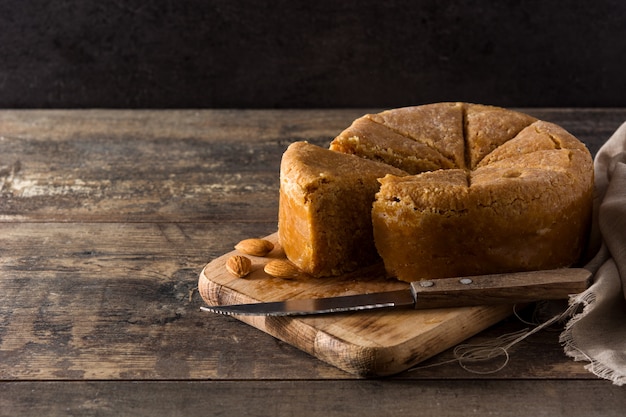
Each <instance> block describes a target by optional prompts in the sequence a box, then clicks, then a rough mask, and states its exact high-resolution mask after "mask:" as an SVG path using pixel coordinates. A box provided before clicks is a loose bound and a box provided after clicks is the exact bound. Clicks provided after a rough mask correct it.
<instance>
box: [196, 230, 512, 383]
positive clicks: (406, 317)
mask: <svg viewBox="0 0 626 417" xmlns="http://www.w3.org/2000/svg"><path fill="white" fill-rule="evenodd" d="M266 239H268V240H270V241H272V242H273V243H274V244H275V248H274V250H273V251H272V252H271V253H270V254H269V255H268V256H267V257H255V256H248V257H249V258H250V259H251V260H252V272H251V273H250V275H248V276H246V277H245V278H236V277H234V276H233V275H231V274H230V273H228V272H227V271H226V268H225V264H226V261H227V259H228V258H229V257H230V256H232V255H234V254H241V253H239V252H238V251H233V252H230V253H227V254H225V255H223V256H221V257H219V258H217V259H215V260H213V261H211V262H210V263H209V264H207V265H206V267H205V268H204V269H203V271H202V272H201V273H200V277H199V280H198V290H199V292H200V295H201V296H202V298H203V300H204V301H205V302H206V303H207V304H208V305H212V306H217V305H228V304H240V303H252V302H261V301H280V300H285V299H290V298H313V297H330V296H337V295H350V294H363V293H367V292H377V291H391V290H397V289H403V288H409V285H408V284H407V283H404V282H400V281H397V280H395V279H387V278H384V276H385V275H384V269H383V267H382V265H374V266H371V267H366V268H362V269H360V270H358V271H356V272H353V273H350V274H346V275H342V276H339V277H330V278H312V277H307V276H302V277H299V278H296V279H290V280H286V279H280V278H274V277H271V276H269V275H267V274H266V273H265V272H264V271H263V266H264V265H265V264H266V263H267V262H268V261H269V260H271V259H276V258H285V255H284V252H283V251H282V249H281V247H280V245H279V244H278V239H277V234H273V235H270V236H267V237H266ZM512 312H513V309H512V306H510V305H500V306H480V307H464V308H447V309H434V310H411V309H408V310H404V309H403V310H370V311H361V312H354V313H338V314H327V315H316V316H290V317H276V316H270V317H265V316H235V317H237V318H238V319H239V320H241V321H243V322H245V323H248V324H250V325H252V326H254V327H256V328H258V329H259V330H262V331H264V332H266V333H268V334H270V335H272V336H274V337H276V338H278V339H280V340H282V341H284V342H286V343H289V344H291V345H293V346H295V347H297V348H299V349H301V350H303V351H305V352H307V353H309V354H311V355H313V356H315V357H317V358H318V359H320V360H322V361H325V362H327V363H329V364H331V365H334V366H336V367H338V368H340V369H343V370H344V371H346V372H349V373H352V374H355V375H358V376H384V375H391V374H395V373H398V372H402V371H404V370H406V369H409V368H410V367H412V366H414V365H415V364H417V363H419V362H421V361H423V360H426V359H428V358H430V357H432V356H434V355H436V354H438V353H440V352H442V351H444V350H446V349H448V348H450V347H452V346H454V345H456V344H458V343H460V342H462V341H463V340H465V339H467V338H469V337H470V336H472V335H474V334H476V333H478V332H480V331H482V330H484V329H486V328H487V327H489V326H491V325H493V324H495V323H497V322H499V321H500V320H502V319H504V318H505V317H507V316H508V315H510V314H511V313H512Z"/></svg>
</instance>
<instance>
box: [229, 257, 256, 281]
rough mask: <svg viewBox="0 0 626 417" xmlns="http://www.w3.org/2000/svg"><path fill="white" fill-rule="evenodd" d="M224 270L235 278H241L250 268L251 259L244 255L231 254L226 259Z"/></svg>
mask: <svg viewBox="0 0 626 417" xmlns="http://www.w3.org/2000/svg"><path fill="white" fill-rule="evenodd" d="M226 270H227V271H228V272H230V273H231V274H233V275H234V276H236V277H237V278H243V277H245V276H246V275H248V274H249V273H250V271H251V270H252V261H251V260H250V259H249V258H246V257H245V256H241V255H233V256H231V257H230V258H228V260H227V261H226Z"/></svg>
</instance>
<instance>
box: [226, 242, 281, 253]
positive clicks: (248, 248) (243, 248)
mask: <svg viewBox="0 0 626 417" xmlns="http://www.w3.org/2000/svg"><path fill="white" fill-rule="evenodd" d="M235 249H237V250H238V251H240V252H243V253H245V254H246V255H252V256H265V255H267V254H268V253H270V252H271V251H272V249H274V244H273V243H272V242H270V241H269V240H266V239H244V240H242V241H241V242H239V243H237V244H236V245H235Z"/></svg>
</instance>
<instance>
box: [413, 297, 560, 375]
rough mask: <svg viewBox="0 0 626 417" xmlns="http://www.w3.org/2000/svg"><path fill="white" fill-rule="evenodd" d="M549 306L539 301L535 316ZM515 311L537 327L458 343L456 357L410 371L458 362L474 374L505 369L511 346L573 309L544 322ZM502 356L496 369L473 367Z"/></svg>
mask: <svg viewBox="0 0 626 417" xmlns="http://www.w3.org/2000/svg"><path fill="white" fill-rule="evenodd" d="M548 307H549V306H548V305H547V304H541V303H538V304H537V305H536V307H535V310H534V311H533V317H534V318H537V317H538V316H540V315H542V314H545V310H548V309H549V308H548ZM513 313H514V314H515V316H516V317H517V319H518V320H520V321H521V322H522V323H524V324H529V325H533V326H536V327H534V328H533V329H529V328H526V329H522V330H519V331H516V332H513V333H506V334H503V335H502V336H499V337H497V338H495V339H492V340H487V341H485V342H481V343H466V344H460V345H457V346H456V347H455V348H454V350H453V355H454V359H450V360H447V361H442V362H437V363H433V364H429V365H422V366H415V367H413V368H410V369H409V370H408V371H409V372H410V371H416V370H420V369H426V368H432V367H435V366H440V365H445V364H449V363H454V362H458V364H459V366H461V367H462V368H463V369H465V370H466V371H468V372H471V373H474V374H481V375H487V374H493V373H496V372H498V371H500V370H502V369H504V368H505V367H506V366H507V364H508V363H509V359H510V356H509V349H511V347H513V346H515V345H516V344H518V343H520V342H521V341H523V340H524V339H526V338H528V337H529V336H531V335H533V334H535V333H537V332H539V331H541V330H543V329H546V328H548V327H550V326H552V325H553V324H554V323H556V322H558V321H560V320H562V319H563V318H565V317H567V316H568V315H570V314H571V311H570V308H567V309H566V310H565V311H563V312H561V313H558V314H556V315H554V316H553V317H552V318H550V319H548V320H546V321H544V322H543V323H533V322H528V321H526V320H524V319H523V318H522V317H520V315H519V314H518V312H517V310H516V306H513ZM501 356H502V357H503V361H502V363H501V364H500V365H497V367H496V368H494V369H489V370H478V369H472V366H471V365H472V364H477V363H484V362H488V361H491V360H493V359H495V358H498V357H501Z"/></svg>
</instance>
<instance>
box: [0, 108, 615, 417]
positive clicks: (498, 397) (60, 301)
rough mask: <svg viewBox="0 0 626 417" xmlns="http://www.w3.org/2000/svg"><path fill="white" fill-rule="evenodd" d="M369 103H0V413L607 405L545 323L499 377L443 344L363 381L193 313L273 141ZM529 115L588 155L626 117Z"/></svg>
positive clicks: (272, 223) (308, 132)
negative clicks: (462, 361)
mask: <svg viewBox="0 0 626 417" xmlns="http://www.w3.org/2000/svg"><path fill="white" fill-rule="evenodd" d="M366 111H371V110H365V109H344V110H201V111H196V110H186V111H110V110H81V111H69V110H68V111H61V110H45V111H41V110H36V111H35V110H25V111H0V378H1V382H0V414H1V415H11V416H18V415H44V414H45V415H48V416H56V415H146V416H158V415H167V416H173V415H185V416H192V415H222V414H229V415H276V416H277V415H303V416H304V415H328V414H332V415H333V416H348V415H350V416H352V415H355V414H357V413H358V414H359V415H362V416H369V415H380V414H381V413H384V414H385V415H401V414H408V413H410V414H413V413H418V412H419V413H421V414H426V415H428V414H437V415H459V416H460V415H462V416H466V415H481V416H483V415H488V414H489V415H491V414H499V415H510V416H514V415H519V414H520V413H521V410H523V413H524V414H528V415H535V416H539V415H550V416H560V415H563V416H565V415H567V416H589V415H603V416H608V415H615V416H617V415H620V416H621V415H622V414H623V410H624V409H626V391H625V388H621V387H617V386H614V385H612V384H611V383H610V382H608V381H605V380H600V379H597V378H596V377H594V376H593V375H592V374H590V373H589V372H587V371H586V370H585V369H584V368H583V365H584V364H582V363H577V362H573V361H572V360H570V359H569V358H567V357H566V356H565V355H564V354H563V352H562V349H561V347H560V345H559V343H558V335H559V328H558V327H557V328H551V329H548V330H544V331H541V332H539V333H536V334H534V335H532V336H530V337H529V338H527V339H525V340H524V341H522V342H520V343H519V344H517V345H515V346H514V347H513V348H512V349H511V351H510V352H509V353H510V358H509V361H508V363H507V365H506V366H505V367H504V368H503V369H501V370H500V371H498V372H492V373H486V374H479V373H476V371H484V370H489V369H491V368H490V367H493V366H494V364H483V365H477V366H478V367H477V368H474V369H472V370H471V371H468V370H466V369H464V368H463V367H461V366H460V365H459V364H458V363H457V362H455V361H454V356H453V354H452V351H451V350H448V351H445V352H443V353H441V354H439V355H437V356H436V357H434V358H432V359H430V360H428V361H427V362H425V363H423V365H424V366H423V367H421V368H419V369H415V370H411V371H407V372H404V373H402V374H400V375H396V376H394V377H389V378H379V379H360V378H356V377H354V376H352V375H350V374H347V373H345V372H343V371H341V370H339V369H337V368H334V367H332V366H330V365H328V364H326V363H324V362H321V361H319V360H317V359H315V358H313V357H312V356H309V355H308V354H306V353H304V352H302V351H300V350H298V349H296V348H294V347H292V346H290V345H287V344H285V343H283V342H281V341H278V340H276V339H274V338H273V337H271V336H268V335H267V334H265V333H263V332H260V331H259V330H257V329H255V328H253V327H250V326H248V325H246V324H244V323H241V322H240V321H238V320H236V319H234V318H232V317H226V316H218V315H214V314H210V313H206V312H201V311H200V306H201V305H203V302H202V300H201V298H200V297H199V295H198V293H197V291H195V288H196V286H197V282H198V274H199V273H200V271H201V270H202V268H203V266H204V265H205V264H206V263H207V262H209V261H211V260H212V259H215V258H216V257H218V256H219V255H221V254H223V253H225V252H228V251H230V250H231V249H232V246H233V245H234V244H235V243H236V242H237V241H238V240H240V239H243V238H246V237H251V236H264V235H267V234H270V233H272V232H274V231H275V230H276V220H277V207H278V168H279V161H280V157H281V154H282V152H283V151H284V149H285V148H286V147H287V145H288V144H289V143H291V142H293V141H296V140H308V141H310V142H312V143H316V144H319V145H324V146H326V145H327V144H328V142H329V141H330V139H331V138H332V137H334V135H336V134H337V133H338V132H339V131H341V130H342V129H343V128H344V127H346V126H348V124H349V123H350V122H351V121H352V120H353V119H354V118H356V117H358V116H360V115H362V114H363V113H365V112H366ZM525 111H527V112H528V113H531V114H533V115H536V116H538V117H540V118H543V119H545V120H549V121H553V122H556V123H558V124H560V125H562V126H563V127H565V128H566V129H568V130H569V131H571V132H572V133H574V134H575V135H576V136H578V137H579V138H580V139H581V140H582V141H584V142H585V143H586V144H587V145H588V146H589V148H590V150H591V151H592V152H593V153H595V152H596V151H597V149H598V148H599V146H600V145H601V144H602V143H603V142H604V141H605V140H606V139H607V138H608V137H609V136H610V134H611V133H612V132H613V131H614V130H615V129H616V128H617V127H618V126H619V125H620V124H621V123H622V122H623V121H625V120H626V109H525ZM526 327H528V326H527V325H526V324H524V323H522V322H520V321H519V320H518V319H517V318H515V317H513V318H510V319H506V320H505V321H503V322H501V323H500V324H498V325H496V326H493V327H491V328H489V329H488V330H486V331H484V332H482V333H481V334H479V335H477V336H475V337H473V338H472V339H470V342H471V343H478V342H480V341H484V340H492V339H493V338H495V337H498V336H500V335H503V334H506V333H510V332H513V331H517V330H520V329H524V328H526ZM500 359H502V358H500Z"/></svg>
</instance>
